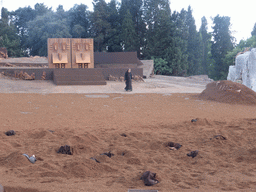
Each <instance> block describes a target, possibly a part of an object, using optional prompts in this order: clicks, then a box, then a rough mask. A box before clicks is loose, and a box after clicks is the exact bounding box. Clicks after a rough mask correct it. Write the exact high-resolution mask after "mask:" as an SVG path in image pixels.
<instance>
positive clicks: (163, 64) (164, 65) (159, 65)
mask: <svg viewBox="0 0 256 192" xmlns="http://www.w3.org/2000/svg"><path fill="white" fill-rule="evenodd" d="M152 59H153V60H154V72H155V74H158V75H165V74H171V73H172V69H171V68H170V67H169V66H168V62H167V61H166V60H165V59H162V58H154V57H152Z"/></svg>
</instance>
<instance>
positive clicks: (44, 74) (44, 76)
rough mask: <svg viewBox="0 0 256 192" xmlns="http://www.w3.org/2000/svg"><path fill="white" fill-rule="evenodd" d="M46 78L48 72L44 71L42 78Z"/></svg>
mask: <svg viewBox="0 0 256 192" xmlns="http://www.w3.org/2000/svg"><path fill="white" fill-rule="evenodd" d="M45 78H46V72H45V71H44V72H43V75H42V76H41V80H45Z"/></svg>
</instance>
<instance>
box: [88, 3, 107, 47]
mask: <svg viewBox="0 0 256 192" xmlns="http://www.w3.org/2000/svg"><path fill="white" fill-rule="evenodd" d="M93 7H94V11H93V13H92V14H91V22H92V27H91V36H92V37H93V38H94V51H99V52H102V51H106V49H107V41H108V38H109V32H110V31H111V25H110V23H109V22H108V18H109V12H108V6H107V3H106V2H105V0H93Z"/></svg>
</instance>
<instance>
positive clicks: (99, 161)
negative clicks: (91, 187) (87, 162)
mask: <svg viewBox="0 0 256 192" xmlns="http://www.w3.org/2000/svg"><path fill="white" fill-rule="evenodd" d="M90 159H92V160H94V161H96V162H97V163H100V161H98V160H97V159H96V158H94V157H91V158H90Z"/></svg>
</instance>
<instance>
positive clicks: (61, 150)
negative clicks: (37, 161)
mask: <svg viewBox="0 0 256 192" xmlns="http://www.w3.org/2000/svg"><path fill="white" fill-rule="evenodd" d="M70 149H71V150H70ZM57 153H62V154H68V155H72V154H73V149H72V148H71V147H70V146H69V145H64V146H61V147H60V148H59V150H58V151H57Z"/></svg>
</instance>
